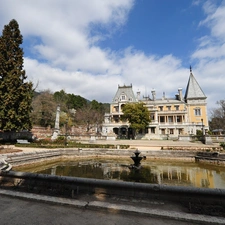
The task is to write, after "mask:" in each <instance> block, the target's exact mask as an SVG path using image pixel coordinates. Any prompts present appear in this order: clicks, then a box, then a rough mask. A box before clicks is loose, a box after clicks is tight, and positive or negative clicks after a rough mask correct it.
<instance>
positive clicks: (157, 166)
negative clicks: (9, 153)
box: [20, 159, 225, 189]
mask: <svg viewBox="0 0 225 225" xmlns="http://www.w3.org/2000/svg"><path fill="white" fill-rule="evenodd" d="M130 164H132V161H130V160H126V161H125V160H120V161H118V160H106V159H102V160H101V159H98V160H96V159H89V160H83V161H81V162H78V161H64V162H56V163H49V164H47V163H46V164H45V165H42V166H37V167H29V168H20V171H29V172H37V173H42V174H52V175H59V176H73V177H85V178H95V179H105V180H122V181H132V182H133V181H134V182H141V183H157V184H167V185H175V186H193V187H200V188H201V187H204V188H223V189H224V188H225V167H217V166H213V165H203V164H197V163H193V162H168V161H148V160H146V161H142V162H141V165H142V168H141V169H140V170H139V171H135V170H130V169H129V168H128V166H129V165H130Z"/></svg>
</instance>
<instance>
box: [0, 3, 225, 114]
mask: <svg viewBox="0 0 225 225" xmlns="http://www.w3.org/2000/svg"><path fill="white" fill-rule="evenodd" d="M12 19H15V20H17V22H18V23H19V27H20V31H21V33H22V35H23V45H22V47H23V50H24V68H25V70H26V74H27V76H28V80H30V81H32V82H33V83H34V85H35V86H37V90H38V91H44V90H51V91H52V92H55V91H60V90H64V91H65V92H66V93H73V94H75V95H80V96H82V97H84V98H86V99H88V100H90V101H91V100H97V101H98V102H103V103H110V102H111V101H112V99H113V97H114V95H115V93H116V91H117V88H118V85H120V86H122V85H130V84H132V86H133V91H134V93H136V92H137V91H140V92H141V96H148V95H149V96H150V97H151V90H153V89H154V90H155V91H156V98H161V97H162V95H163V92H165V95H166V97H168V98H172V97H174V96H175V94H177V92H178V88H182V89H183V95H184V93H185V90H186V86H187V82H188V78H189V75H190V65H191V66H192V72H193V74H194V76H195V78H196V80H197V81H198V83H199V85H200V86H201V88H202V90H203V92H204V93H205V95H206V96H207V102H208V109H209V111H210V110H211V109H213V108H215V107H217V104H216V102H217V101H219V100H223V99H224V84H225V0H208V1H207V0H183V1H182V0H38V1H31V0H20V1H15V0H0V29H1V30H3V29H4V25H6V24H8V23H9V22H10V20H12Z"/></svg>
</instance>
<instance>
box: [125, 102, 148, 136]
mask: <svg viewBox="0 0 225 225" xmlns="http://www.w3.org/2000/svg"><path fill="white" fill-rule="evenodd" d="M122 112H123V115H122V117H121V118H122V120H128V122H129V123H130V127H131V128H132V129H133V130H134V136H135V134H136V133H137V132H138V131H139V130H141V129H145V128H146V127H147V126H148V124H149V123H150V122H151V119H150V112H149V111H148V109H147V108H146V107H145V104H144V103H128V104H125V105H124V106H123V107H122Z"/></svg>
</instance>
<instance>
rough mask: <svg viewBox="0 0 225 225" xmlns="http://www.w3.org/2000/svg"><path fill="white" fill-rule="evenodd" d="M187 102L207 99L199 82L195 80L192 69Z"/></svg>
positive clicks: (186, 94) (186, 97)
mask: <svg viewBox="0 0 225 225" xmlns="http://www.w3.org/2000/svg"><path fill="white" fill-rule="evenodd" d="M184 99H185V100H188V99H206V96H205V94H204V92H203V91H202V89H201V87H200V86H199V84H198V82H197V80H196V79H195V77H194V75H193V74H192V70H191V68H190V77H189V80H188V84H187V88H186V92H185V96H184Z"/></svg>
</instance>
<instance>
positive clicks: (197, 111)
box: [194, 108, 201, 116]
mask: <svg viewBox="0 0 225 225" xmlns="http://www.w3.org/2000/svg"><path fill="white" fill-rule="evenodd" d="M194 111H195V116H201V109H200V108H196V109H194Z"/></svg>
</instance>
